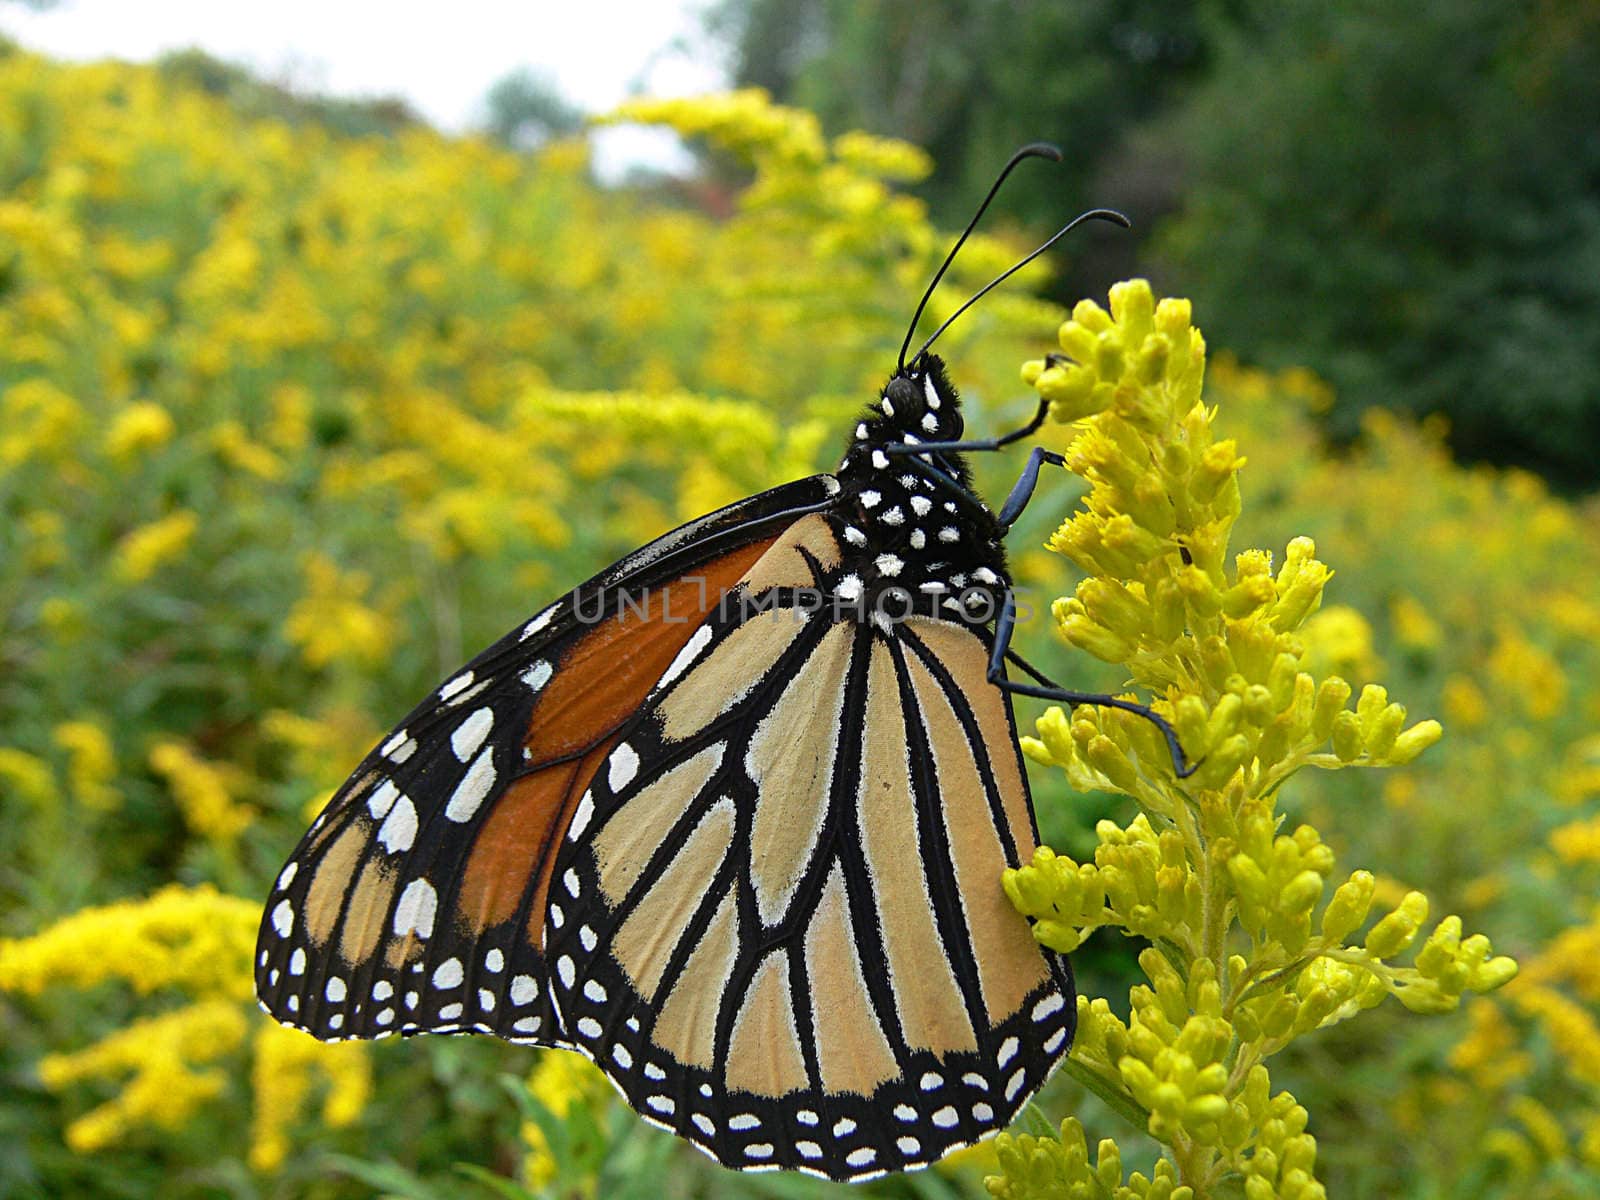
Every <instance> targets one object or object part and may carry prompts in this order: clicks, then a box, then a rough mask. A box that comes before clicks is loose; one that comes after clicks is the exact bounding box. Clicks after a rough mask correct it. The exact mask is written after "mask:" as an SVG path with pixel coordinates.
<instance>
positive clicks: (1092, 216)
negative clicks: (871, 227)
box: [902, 208, 1133, 369]
mask: <svg viewBox="0 0 1600 1200" xmlns="http://www.w3.org/2000/svg"><path fill="white" fill-rule="evenodd" d="M1085 221H1110V222H1111V223H1112V224H1113V225H1121V226H1122V227H1123V228H1124V229H1132V228H1133V222H1132V221H1130V220H1128V218H1127V217H1125V216H1123V215H1122V214H1121V213H1119V212H1117V211H1116V210H1115V209H1110V208H1094V209H1090V210H1089V211H1088V212H1086V213H1084V214H1083V215H1082V216H1078V217H1074V218H1073V219H1072V220H1071V221H1069V222H1067V224H1065V225H1063V226H1062V227H1061V228H1060V229H1058V230H1057V231H1056V233H1055V236H1054V237H1052V238H1051V239H1050V240H1049V241H1048V242H1046V243H1045V244H1044V245H1042V246H1040V247H1039V248H1038V249H1037V250H1035V251H1034V252H1033V253H1032V254H1030V255H1028V257H1027V258H1025V259H1023V260H1022V261H1021V262H1019V263H1017V264H1016V265H1015V266H1011V267H1008V268H1006V270H1004V271H1002V272H1001V273H1000V274H999V275H996V276H995V277H994V278H993V279H991V280H990V281H989V282H988V283H986V284H984V285H983V287H981V288H980V289H978V291H977V292H975V293H974V294H973V296H972V298H971V299H970V300H968V301H967V302H966V303H965V304H963V305H962V306H961V307H960V308H958V309H956V310H955V312H953V313H951V314H950V316H949V317H948V318H946V320H945V323H944V324H943V325H941V326H939V328H937V329H935V330H934V331H933V336H932V337H931V338H929V339H928V340H927V341H925V342H923V343H922V349H920V350H918V351H917V353H916V358H921V357H922V356H923V355H924V354H926V353H927V352H928V347H929V346H931V345H933V344H934V342H936V341H938V340H939V335H940V334H941V333H943V332H944V331H945V330H946V329H949V328H950V326H951V325H952V324H953V323H954V322H955V319H956V318H957V317H959V316H960V315H961V314H962V313H964V312H966V311H967V309H969V308H971V307H972V306H973V305H974V304H976V303H977V302H978V301H979V300H982V299H983V298H984V297H985V296H987V295H988V294H989V293H990V292H992V291H994V289H995V288H997V287H999V286H1000V285H1001V284H1002V283H1004V282H1005V281H1006V280H1008V279H1010V278H1011V277H1012V276H1013V275H1015V274H1016V273H1017V272H1018V271H1020V270H1022V268H1023V267H1025V266H1027V265H1028V264H1029V263H1031V262H1032V261H1033V260H1034V259H1036V258H1038V257H1039V255H1041V254H1043V253H1044V252H1045V251H1046V250H1048V249H1050V247H1051V246H1054V245H1055V244H1056V243H1057V242H1059V241H1060V240H1061V239H1062V238H1064V237H1066V236H1067V234H1069V233H1071V232H1072V231H1073V230H1074V229H1076V228H1077V227H1078V226H1079V225H1082V224H1083V223H1084V222H1085ZM957 244H958V245H959V243H957ZM902 369H903V368H902Z"/></svg>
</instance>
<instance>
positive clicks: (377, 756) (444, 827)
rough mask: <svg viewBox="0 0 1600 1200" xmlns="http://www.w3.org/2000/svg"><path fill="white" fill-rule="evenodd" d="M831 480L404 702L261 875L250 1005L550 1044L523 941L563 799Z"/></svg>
mask: <svg viewBox="0 0 1600 1200" xmlns="http://www.w3.org/2000/svg"><path fill="white" fill-rule="evenodd" d="M831 482H832V481H831V480H829V479H828V478H827V477H825V476H818V477H813V478H812V479H807V480H802V481H799V482H798V483H794V484H789V485H786V486H785V487H782V488H777V489H774V490H773V491H771V492H767V493H763V494H762V495H760V496H757V497H753V498H751V499H749V500H746V501H743V502H741V503H740V504H737V505H733V506H730V507H729V508H727V509H724V510H721V511H719V512H717V513H713V514H711V515H710V516H708V517H704V518H701V519H700V520H699V521H696V522H694V523H692V524H691V525H689V526H685V527H683V528H682V529H679V530H676V531H674V532H673V533H669V534H667V535H665V536H664V537H663V538H661V539H658V540H657V541H656V542H654V543H651V544H650V545H649V546H646V547H644V548H643V549H641V550H639V551H637V552H635V553H634V554H633V555H631V556H629V558H627V559H625V560H623V562H622V563H620V564H618V565H617V566H614V567H612V568H610V569H609V570H608V571H606V572H604V573H602V574H601V575H599V576H597V577H596V578H595V579H593V580H591V581H589V583H587V584H585V585H583V586H581V587H579V588H577V589H575V590H574V591H573V593H571V594H570V595H569V596H568V597H566V598H564V599H563V600H562V601H560V602H558V603H557V604H555V605H553V606H551V607H550V608H548V609H545V610H544V611H543V612H541V613H540V614H539V615H538V616H536V617H535V618H533V619H532V620H530V621H528V622H526V623H525V624H523V625H522V626H519V627H518V628H517V629H516V630H513V631H512V632H511V633H510V634H508V635H507V636H506V637H505V638H503V639H501V640H500V641H499V642H497V643H496V644H495V645H493V646H491V647H490V648H489V649H488V650H486V651H484V653H482V654H481V655H479V656H478V657H477V658H476V659H474V660H473V661H472V662H471V663H469V664H468V665H467V666H466V667H465V668H463V669H462V670H461V671H459V672H457V673H456V674H455V675H453V676H452V677H451V678H450V679H449V680H447V681H446V682H445V683H444V684H443V685H441V686H440V687H439V688H438V689H436V690H435V691H434V692H433V693H432V694H431V695H430V696H429V697H428V699H427V700H425V701H424V702H423V703H422V704H420V705H419V706H417V708H416V709H415V710H413V711H412V713H411V714H409V715H408V716H407V717H406V719H405V720H404V721H402V722H401V724H400V725H399V726H398V727H396V729H394V730H393V731H392V732H391V733H390V734H389V735H388V736H387V737H386V738H385V739H384V740H383V741H382V742H381V743H380V744H379V745H378V746H377V747H376V748H375V749H374V750H373V751H372V752H371V753H370V754H368V756H367V757H366V759H365V760H364V761H363V762H362V764H361V766H360V767H358V768H357V769H356V771H355V772H354V773H353V774H352V776H351V777H350V779H349V780H348V781H347V782H346V783H345V784H344V785H343V787H341V788H340V789H339V791H338V792H337V793H336V794H335V796H334V798H333V799H332V801H330V803H329V804H328V806H327V808H326V809H325V810H324V812H323V813H322V815H321V816H319V817H318V818H317V821H316V822H315V823H314V824H313V825H312V827H311V829H310V831H309V832H308V833H307V834H306V836H305V837H304V838H303V839H302V841H301V843H300V845H299V847H298V848H297V849H296V850H295V853H294V854H293V855H292V856H291V858H290V859H289V862H288V864H287V865H286V866H285V868H284V870H283V872H282V873H281V874H280V876H279V877H278V880H277V883H276V884H275V886H274V888H273V893H272V895H271V897H270V898H269V900H268V903H267V908H266V913H265V916H264V919H263V922H262V927H261V935H260V939H259V945H258V953H257V965H256V986H257V993H258V996H259V998H260V1000H261V1003H262V1007H263V1008H264V1009H266V1010H267V1011H268V1012H269V1013H270V1014H272V1015H273V1016H275V1017H276V1018H278V1019H279V1020H281V1021H283V1022H285V1023H287V1024H291V1025H294V1026H297V1027H299V1028H303V1029H306V1030H307V1031H309V1032H311V1033H313V1034H315V1035H317V1036H318V1037H322V1038H325V1039H337V1038H344V1037H381V1036H385V1035H387V1034H389V1033H393V1032H403V1033H410V1032H452V1031H456V1030H473V1031H485V1032H493V1033H498V1034H500V1035H501V1036H504V1037H508V1038H512V1039H514V1040H532V1041H559V1040H562V1038H561V1032H560V1030H559V1027H558V1026H557V1024H556V1018H555V1014H554V1013H553V1011H552V1010H551V1008H550V1004H549V989H548V971H547V968H546V960H545V955H544V953H543V951H542V949H541V946H540V940H541V938H542V935H543V930H544V925H545V911H546V908H547V899H546V897H547V895H548V892H549V888H550V882H551V878H552V872H553V865H554V861H555V853H554V852H555V850H556V848H557V847H558V846H559V844H560V840H561V834H562V832H563V831H564V829H565V827H566V824H567V822H568V821H569V820H570V819H571V816H572V813H573V811H574V809H575V807H576V803H577V800H578V797H579V796H580V795H581V793H582V792H583V790H584V788H585V786H586V783H587V780H588V777H589V776H590V775H592V774H593V773H594V771H595V770H596V769H597V768H598V766H599V764H600V763H601V761H602V760H603V759H604V757H605V756H606V754H607V753H608V752H609V750H610V748H611V745H612V743H613V742H614V740H615V737H616V734H617V731H618V729H619V728H620V727H621V726H622V725H624V724H625V723H626V722H627V721H628V720H629V719H631V718H632V717H633V716H634V714H635V713H636V711H637V709H638V707H639V705H640V704H641V703H642V701H643V699H644V697H645V695H646V694H647V692H648V691H649V689H650V688H651V687H652V685H654V684H655V682H656V681H657V679H659V678H660V676H661V674H662V673H663V672H664V671H665V670H666V668H667V666H668V665H669V664H670V663H671V661H672V660H673V659H674V657H675V656H676V655H677V654H678V653H679V652H680V650H681V649H682V646H683V644H684V643H685V642H686V641H687V640H688V639H689V638H690V637H691V636H692V634H693V632H694V630H695V628H696V625H697V624H698V622H699V619H700V617H701V616H703V614H704V613H705V612H706V611H708V610H709V609H710V608H712V607H714V606H716V605H717V603H718V602H719V600H720V598H721V594H722V592H723V591H725V590H726V589H727V588H728V587H729V586H731V585H732V584H733V583H734V582H735V581H737V580H738V579H739V578H740V577H741V576H743V575H744V574H745V573H746V571H747V570H748V568H749V567H750V565H751V564H752V563H754V562H755V561H757V560H759V559H760V557H761V556H762V554H763V553H764V551H765V548H766V547H767V546H768V545H769V544H770V543H771V542H772V541H773V539H774V538H775V537H776V536H777V534H778V533H779V532H781V531H782V530H783V529H786V528H787V527H788V526H789V525H790V524H792V522H793V520H794V519H795V517H796V515H797V513H803V512H805V511H806V510H807V509H808V508H814V507H816V506H817V505H818V504H819V503H820V502H821V501H822V500H823V499H825V497H826V496H827V495H828V494H829V491H828V485H829V484H831ZM625 597H631V598H632V601H633V602H632V603H631V604H630V603H628V602H627V600H626V599H625ZM641 597H642V598H643V600H642V601H641V599H640V598H641ZM651 605H653V606H654V607H653V608H651V607H650V606H651Z"/></svg>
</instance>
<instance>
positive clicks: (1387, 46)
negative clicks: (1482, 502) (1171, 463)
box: [1150, 0, 1600, 487]
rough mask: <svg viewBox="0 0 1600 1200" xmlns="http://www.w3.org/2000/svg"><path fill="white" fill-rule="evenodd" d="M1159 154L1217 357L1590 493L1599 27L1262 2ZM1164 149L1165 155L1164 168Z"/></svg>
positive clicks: (1340, 421)
mask: <svg viewBox="0 0 1600 1200" xmlns="http://www.w3.org/2000/svg"><path fill="white" fill-rule="evenodd" d="M1217 51H1218V56H1217V61H1216V64H1215V66H1214V68H1213V70H1212V73H1211V77H1210V79H1209V81H1208V82H1207V84H1206V85H1205V86H1204V87H1203V88H1202V89H1199V90H1198V91H1197V92H1196V93H1195V94H1194V95H1193V96H1192V98H1191V99H1190V100H1189V102H1188V103H1187V105H1186V107H1185V108H1184V110H1183V111H1182V112H1181V113H1178V114H1176V115H1175V116H1174V118H1173V119H1172V120H1171V121H1170V123H1169V124H1168V125H1167V127H1166V129H1165V130H1164V131H1163V132H1162V134H1160V135H1158V136H1155V137H1152V138H1151V139H1150V154H1151V155H1152V156H1153V157H1160V156H1162V155H1163V154H1167V155H1168V156H1181V158H1182V159H1183V160H1185V161H1186V164H1187V165H1186V167H1185V170H1184V174H1185V175H1186V177H1187V189H1188V190H1187V195H1186V197H1185V201H1184V210H1183V214H1182V215H1181V216H1180V217H1179V218H1177V219H1176V220H1174V221H1173V222H1172V223H1171V224H1170V226H1169V227H1168V228H1167V229H1166V230H1165V231H1164V233H1165V235H1164V237H1163V238H1162V245H1163V249H1164V250H1165V252H1166V257H1167V259H1168V261H1169V262H1170V263H1171V264H1172V270H1173V271H1174V272H1176V273H1177V274H1178V275H1179V276H1180V277H1181V279H1182V280H1183V285H1184V287H1185V288H1186V289H1187V291H1188V292H1189V294H1191V295H1193V296H1194V298H1195V300H1196V301H1197V303H1199V304H1200V305H1201V306H1202V311H1204V312H1209V313H1213V314H1215V317H1214V318H1213V327H1212V328H1210V329H1209V330H1208V332H1210V333H1211V334H1212V335H1213V336H1214V338H1215V339H1216V341H1217V344H1220V345H1227V346H1231V347H1235V348H1238V349H1239V350H1241V351H1242V352H1244V353H1246V354H1249V355H1252V356H1254V357H1256V358H1258V359H1260V360H1264V361H1266V362H1268V363H1274V364H1277V363H1291V362H1294V363H1303V364H1306V365H1309V366H1311V367H1313V368H1314V369H1316V370H1318V371H1319V372H1321V373H1323V374H1324V375H1325V376H1326V377H1327V378H1328V379H1330V380H1331V381H1332V382H1333V383H1334V385H1335V386H1336V388H1337V389H1338V393H1339V400H1338V407H1337V409H1336V413H1335V420H1336V425H1335V428H1336V430H1337V431H1339V432H1344V433H1349V432H1351V431H1352V430H1353V428H1354V419H1355V416H1356V414H1358V413H1359V411H1360V410H1361V409H1362V408H1365V407H1366V406H1367V405H1370V404H1385V405H1388V406H1390V407H1399V408H1404V409H1408V410H1410V411H1413V412H1417V413H1426V412H1442V413H1445V414H1446V415H1447V416H1448V417H1449V419H1450V421H1451V424H1452V431H1453V432H1452V436H1453V440H1454V445H1455V447H1456V449H1457V451H1458V453H1460V454H1461V455H1463V456H1465V457H1468V458H1473V459H1487V460H1490V461H1494V462H1499V463H1514V464H1520V465H1525V466H1528V467H1531V468H1534V469H1536V470H1539V471H1541V472H1543V473H1544V474H1546V475H1547V476H1549V477H1550V478H1552V479H1553V480H1555V481H1557V482H1558V483H1562V484H1566V485H1569V486H1574V487H1593V486H1595V485H1596V484H1600V135H1597V129H1600V125H1597V122H1596V114H1600V7H1597V6H1596V5H1594V4H1593V3H1592V2H1588V0H1543V2H1541V3H1537V4H1527V5H1518V4H1503V3H1499V2H1498V0H1423V2H1421V3H1417V4H1411V5H1407V6H1404V7H1403V8H1402V7H1399V6H1396V5H1393V4H1389V3H1385V2H1382V0H1352V2H1350V3H1345V4H1341V5H1327V4H1322V3H1317V2H1316V0H1291V2H1289V3H1274V4H1271V5H1267V4H1262V5H1260V6H1258V8H1257V9H1256V10H1255V12H1254V18H1253V19H1252V20H1251V21H1249V22H1248V23H1246V24H1241V25H1240V26H1237V27H1235V29H1234V30H1233V31H1232V32H1230V33H1228V34H1227V35H1226V36H1223V37H1220V38H1218V39H1217ZM1163 148H1164V149H1163Z"/></svg>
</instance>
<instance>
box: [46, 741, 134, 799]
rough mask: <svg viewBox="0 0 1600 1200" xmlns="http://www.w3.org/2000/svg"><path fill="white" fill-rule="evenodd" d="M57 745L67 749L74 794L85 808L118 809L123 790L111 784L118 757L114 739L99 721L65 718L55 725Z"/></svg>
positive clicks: (68, 771) (115, 771)
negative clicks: (69, 719) (112, 742)
mask: <svg viewBox="0 0 1600 1200" xmlns="http://www.w3.org/2000/svg"><path fill="white" fill-rule="evenodd" d="M55 741H56V745H58V746H60V747H61V748H62V749H63V750H65V751H66V752H67V779H68V781H69V782H70V783H71V785H72V795H73V798H74V799H75V800H77V802H78V803H79V804H81V805H83V806H84V807H85V808H88V809H95V810H98V811H101V812H104V811H106V810H108V809H112V808H115V807H116V806H117V805H118V804H119V803H120V802H121V800H122V793H121V792H120V791H118V790H117V789H116V788H115V787H113V786H111V781H112V780H113V779H115V778H116V775H117V756H116V751H115V750H114V749H113V748H112V745H111V738H110V737H109V736H108V735H107V733H106V731H105V729H104V728H103V727H102V726H101V725H100V723H99V722H98V721H86V720H79V721H63V722H61V724H59V725H57V726H56V728H55Z"/></svg>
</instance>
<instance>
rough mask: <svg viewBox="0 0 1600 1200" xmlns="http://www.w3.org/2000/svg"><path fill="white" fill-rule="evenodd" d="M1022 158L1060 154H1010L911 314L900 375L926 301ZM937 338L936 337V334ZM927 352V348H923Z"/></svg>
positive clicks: (1042, 148) (1030, 148)
mask: <svg viewBox="0 0 1600 1200" xmlns="http://www.w3.org/2000/svg"><path fill="white" fill-rule="evenodd" d="M1025 158H1048V159H1049V160H1050V161H1051V162H1060V161H1061V151H1060V150H1059V149H1057V148H1056V147H1055V146H1052V145H1051V144H1050V143H1049V142H1030V143H1028V145H1026V146H1024V147H1022V149H1020V150H1018V151H1017V152H1016V153H1015V154H1013V155H1012V156H1011V158H1010V160H1009V161H1007V163H1006V165H1005V166H1003V167H1001V168H1000V175H999V177H998V178H997V179H995V181H994V186H993V187H991V188H990V189H989V194H988V195H987V196H985V197H984V198H983V203H982V204H980V205H978V211H977V212H975V213H973V214H972V220H970V221H968V222H967V227H966V228H965V229H963V230H962V231H961V236H960V237H958V238H957V239H956V244H955V245H954V246H951V247H950V253H949V254H947V255H945V259H944V264H943V265H942V266H941V267H940V268H939V269H938V271H937V272H935V273H934V276H933V282H932V283H930V284H928V290H927V291H925V292H923V293H922V299H921V300H920V301H918V303H917V311H916V312H914V313H912V314H911V324H910V326H909V327H908V328H907V329H906V339H905V341H903V342H901V343H900V372H901V373H902V374H903V373H904V372H905V369H906V351H907V350H908V349H909V348H910V346H911V335H912V334H913V333H915V332H916V331H917V322H918V321H920V320H922V310H923V309H925V308H927V307H928V301H929V300H931V299H932V298H933V289H934V288H936V287H938V286H939V281H940V280H941V279H943V278H944V273H945V272H946V271H948V270H949V269H950V264H951V263H953V262H955V260H956V254H957V253H958V252H959V251H960V249H961V247H962V245H963V244H965V242H966V240H967V238H968V237H969V236H970V235H971V233H972V231H973V230H974V229H976V228H977V227H978V222H979V220H981V219H982V217H983V214H984V211H985V210H986V209H987V208H988V207H989V203H990V201H992V200H993V199H994V198H995V196H996V195H998V194H999V192H1000V185H1001V184H1002V183H1004V182H1005V181H1006V176H1007V175H1009V174H1011V172H1012V171H1013V170H1014V169H1015V168H1016V165H1017V164H1018V163H1020V162H1021V161H1022V160H1023V159H1025ZM935 336H937V335H935ZM923 348H924V349H926V348H927V347H923Z"/></svg>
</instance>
